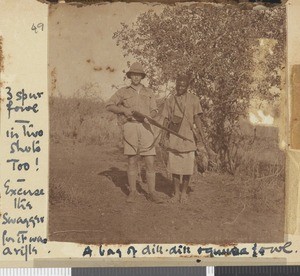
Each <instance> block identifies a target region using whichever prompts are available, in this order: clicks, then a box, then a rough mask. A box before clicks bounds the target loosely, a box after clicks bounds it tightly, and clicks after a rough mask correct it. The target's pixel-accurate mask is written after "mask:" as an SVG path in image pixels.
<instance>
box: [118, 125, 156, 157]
mask: <svg viewBox="0 0 300 276" xmlns="http://www.w3.org/2000/svg"><path fill="white" fill-rule="evenodd" d="M123 135H124V137H123V138H124V154H125V155H155V154H156V153H155V145H154V133H153V131H152V128H151V125H149V124H145V123H144V124H142V123H138V122H127V123H125V124H124V125H123Z"/></svg>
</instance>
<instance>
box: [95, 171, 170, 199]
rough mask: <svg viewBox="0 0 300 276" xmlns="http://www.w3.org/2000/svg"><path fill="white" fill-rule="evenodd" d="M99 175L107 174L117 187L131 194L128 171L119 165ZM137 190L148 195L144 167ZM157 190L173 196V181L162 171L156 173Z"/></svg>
mask: <svg viewBox="0 0 300 276" xmlns="http://www.w3.org/2000/svg"><path fill="white" fill-rule="evenodd" d="M98 175H101V176H105V177H106V178H107V179H108V180H109V181H110V182H112V183H113V184H114V185H115V186H116V187H118V188H120V189H121V191H122V192H123V193H124V194H125V195H128V194H129V187H128V184H127V183H128V182H127V172H126V171H123V170H120V169H119V168H117V167H111V168H109V169H108V170H106V171H102V172H100V173H98ZM137 191H138V192H139V193H141V194H144V195H147V184H146V172H145V170H144V169H142V171H141V177H140V178H139V180H138V181H137ZM156 191H157V192H160V193H164V194H165V195H167V196H169V197H171V196H172V193H173V185H172V181H170V180H169V179H168V178H166V177H165V176H164V175H163V174H162V173H156Z"/></svg>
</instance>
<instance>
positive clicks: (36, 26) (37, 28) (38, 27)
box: [31, 23, 44, 34]
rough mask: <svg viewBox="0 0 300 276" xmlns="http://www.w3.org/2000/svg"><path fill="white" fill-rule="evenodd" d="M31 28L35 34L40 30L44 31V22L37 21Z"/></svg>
mask: <svg viewBox="0 0 300 276" xmlns="http://www.w3.org/2000/svg"><path fill="white" fill-rule="evenodd" d="M31 30H32V31H34V32H35V33H36V34H37V33H38V32H40V31H41V32H42V31H44V23H38V24H37V25H35V24H34V23H33V24H32V26H31Z"/></svg>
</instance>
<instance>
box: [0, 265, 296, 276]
mask: <svg viewBox="0 0 300 276" xmlns="http://www.w3.org/2000/svg"><path fill="white" fill-rule="evenodd" d="M96 275H97V276H98V275H99V276H141V275H142V276H185V275H187V276H299V275H300V266H240V267H238V266H234V267H233V266H223V267H213V266H209V267H128V268H120V267H114V268H112V267H110V268H95V267H94V268H2V269H0V276H96Z"/></svg>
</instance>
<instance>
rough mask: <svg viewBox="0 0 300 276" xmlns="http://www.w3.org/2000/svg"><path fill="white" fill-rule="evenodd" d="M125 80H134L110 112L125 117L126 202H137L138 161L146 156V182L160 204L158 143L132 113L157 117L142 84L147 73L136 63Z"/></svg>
mask: <svg viewBox="0 0 300 276" xmlns="http://www.w3.org/2000/svg"><path fill="white" fill-rule="evenodd" d="M126 76H127V77H128V78H129V79H130V80H131V84H130V85H129V86H126V87H123V88H121V89H119V90H118V91H117V92H116V93H115V94H114V95H113V96H112V97H111V98H110V99H109V101H108V102H107V104H106V107H107V110H109V111H111V112H113V113H115V114H118V115H121V116H124V117H125V123H124V124H123V126H122V127H123V135H124V154H125V155H127V156H128V170H127V176H128V184H129V189H130V193H129V196H128V198H127V202H135V201H136V198H137V195H138V193H137V190H136V181H137V174H138V167H137V163H138V158H139V156H143V157H144V160H145V164H146V180H147V184H148V192H149V199H150V200H151V201H153V202H156V203H161V202H162V199H161V198H160V196H159V195H158V193H157V192H156V191H155V171H154V156H155V155H156V153H155V147H154V144H155V139H154V133H153V130H152V127H151V125H150V124H149V123H148V122H147V121H143V122H140V121H137V120H136V119H135V118H134V117H133V112H134V111H138V112H141V113H143V114H145V115H147V116H150V117H155V116H156V115H157V106H156V101H155V97H154V93H153V91H152V90H151V89H150V88H147V87H145V86H144V85H143V84H142V83H141V80H142V79H144V78H145V76H146V73H145V71H144V69H143V67H142V65H141V64H140V63H138V62H135V63H133V64H132V65H131V67H130V69H129V71H128V72H127V73H126Z"/></svg>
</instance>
